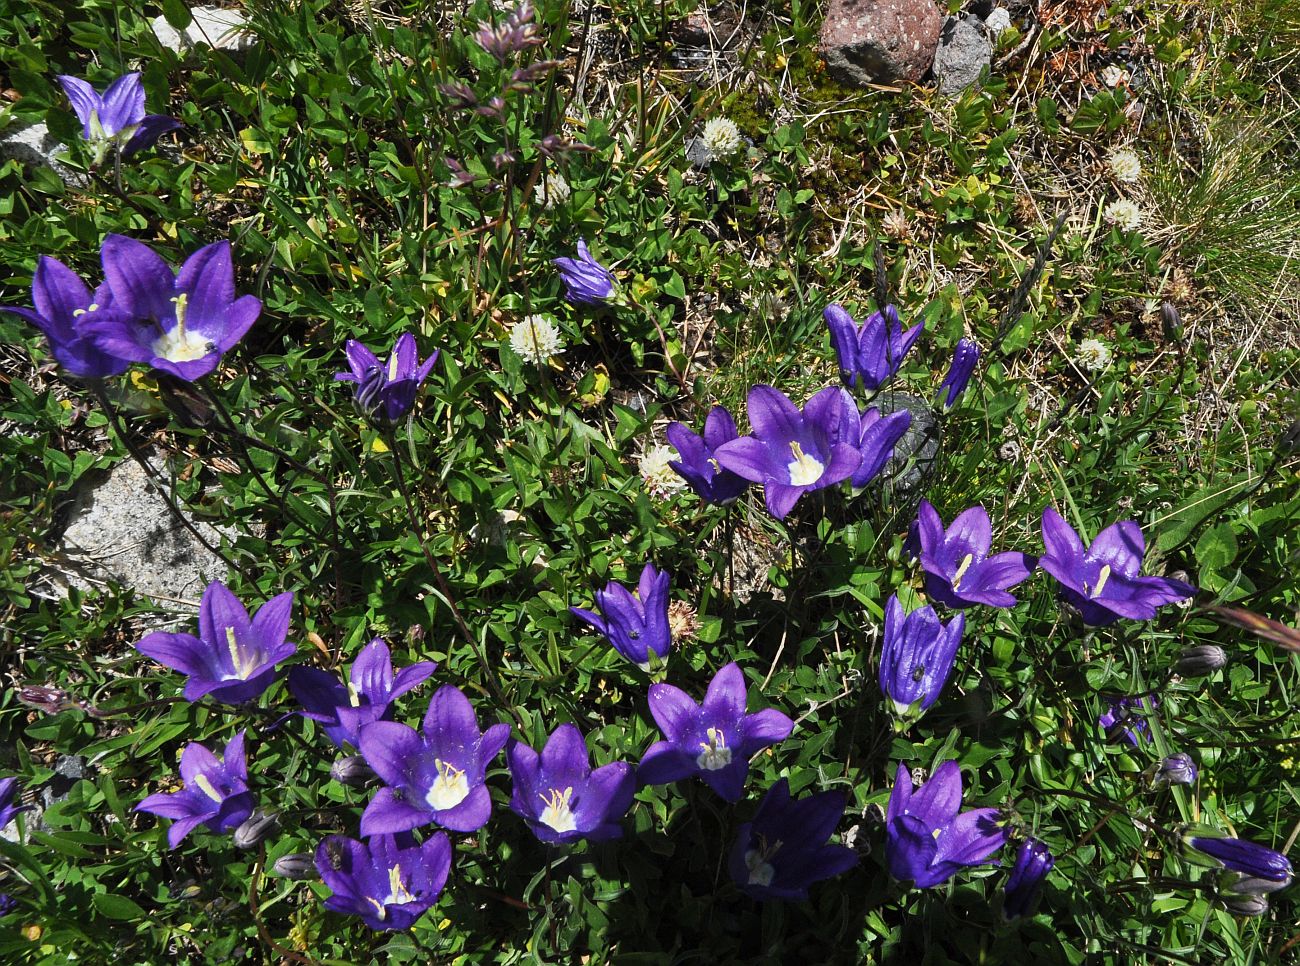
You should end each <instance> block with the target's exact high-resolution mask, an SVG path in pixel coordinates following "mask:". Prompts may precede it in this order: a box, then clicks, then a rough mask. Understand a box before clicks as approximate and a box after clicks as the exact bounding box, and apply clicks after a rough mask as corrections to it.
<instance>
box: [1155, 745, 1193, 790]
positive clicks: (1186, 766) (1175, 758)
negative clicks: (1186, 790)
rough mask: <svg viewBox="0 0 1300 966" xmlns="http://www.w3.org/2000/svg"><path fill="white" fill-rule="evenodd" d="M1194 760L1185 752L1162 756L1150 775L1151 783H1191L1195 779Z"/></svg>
mask: <svg viewBox="0 0 1300 966" xmlns="http://www.w3.org/2000/svg"><path fill="white" fill-rule="evenodd" d="M1196 775H1197V771H1196V762H1194V761H1192V756H1191V755H1189V754H1187V753H1186V752H1179V753H1178V754H1176V755H1170V756H1169V757H1167V758H1163V759H1161V761H1160V764H1159V765H1158V766H1157V767H1156V769H1155V772H1154V774H1152V776H1151V784H1153V785H1191V784H1193V783H1194V782H1195V781H1196Z"/></svg>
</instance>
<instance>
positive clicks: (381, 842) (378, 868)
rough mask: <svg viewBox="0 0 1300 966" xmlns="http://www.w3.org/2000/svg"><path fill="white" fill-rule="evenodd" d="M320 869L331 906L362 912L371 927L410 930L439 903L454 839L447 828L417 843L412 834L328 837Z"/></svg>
mask: <svg viewBox="0 0 1300 966" xmlns="http://www.w3.org/2000/svg"><path fill="white" fill-rule="evenodd" d="M316 869H317V871H319V872H320V877H321V879H322V880H323V881H324V882H325V884H326V885H327V886H329V887H330V891H331V892H332V893H333V895H331V896H330V897H329V898H328V899H326V900H325V908H326V909H332V910H333V911H334V912H340V913H343V914H344V915H345V916H360V917H361V920H362V922H364V923H365V924H366V925H367V926H369V927H370V928H371V929H378V930H388V929H409V928H410V927H411V926H412V925H413V924H414V923H415V921H416V920H417V919H419V918H420V917H421V916H422V915H424V914H425V912H426V911H428V909H429V907H430V906H432V905H433V904H434V903H435V902H437V901H438V896H439V895H441V894H442V888H443V886H445V885H446V884H447V875H448V873H450V872H451V843H450V842H449V841H448V840H447V836H446V834H445V833H443V832H439V833H437V834H436V835H431V836H429V838H427V839H425V841H424V843H423V844H422V845H416V844H415V839H414V837H413V836H411V835H410V834H409V833H405V834H402V835H376V836H374V837H372V838H371V839H370V840H369V841H368V842H358V841H356V840H355V839H350V838H347V837H346V836H343V835H329V836H326V837H325V838H324V839H323V840H322V841H321V843H320V845H318V846H317V847H316Z"/></svg>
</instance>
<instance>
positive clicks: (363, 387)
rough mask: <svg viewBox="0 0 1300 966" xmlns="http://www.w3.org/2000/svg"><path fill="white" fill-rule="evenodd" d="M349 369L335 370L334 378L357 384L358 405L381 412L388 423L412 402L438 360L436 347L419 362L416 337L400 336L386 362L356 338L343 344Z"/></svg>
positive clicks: (413, 402) (367, 409) (392, 421)
mask: <svg viewBox="0 0 1300 966" xmlns="http://www.w3.org/2000/svg"><path fill="white" fill-rule="evenodd" d="M346 351H347V356H348V367H349V368H350V369H351V370H352V371H351V372H336V373H334V378H335V380H337V381H339V382H351V383H355V384H356V400H357V406H359V407H360V408H361V409H362V411H364V412H365V413H366V414H367V415H381V416H382V417H383V418H384V419H386V420H387V421H388V422H389V423H390V424H391V423H396V422H398V421H399V420H400V419H401V418H402V417H403V416H405V415H406V414H407V413H409V412H410V411H411V407H412V406H414V405H415V394H416V392H418V391H419V388H420V384H421V383H423V382H424V380H425V379H426V378H428V375H429V372H430V371H431V370H432V369H433V364H434V363H435V362H437V361H438V350H437V349H434V350H433V354H432V355H430V356H429V358H427V359H425V360H424V362H423V364H422V363H421V362H420V354H419V351H418V349H417V347H416V345H415V336H413V335H412V334H411V333H409V332H405V333H403V334H402V335H400V336H399V337H398V339H397V342H396V343H394V344H393V351H392V352H391V353H390V354H389V356H388V365H384V364H383V363H382V362H380V361H379V358H378V356H376V355H375V354H374V353H373V352H371V351H370V350H369V349H368V348H366V347H365V346H364V345H362V344H361V343H360V342H358V341H357V340H356V339H349V340H348V343H347V347H346Z"/></svg>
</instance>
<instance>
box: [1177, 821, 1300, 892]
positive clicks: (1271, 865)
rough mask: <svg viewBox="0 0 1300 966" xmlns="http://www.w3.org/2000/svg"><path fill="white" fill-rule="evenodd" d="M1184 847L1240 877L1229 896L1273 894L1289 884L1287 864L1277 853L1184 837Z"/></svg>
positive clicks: (1241, 842) (1236, 842)
mask: <svg viewBox="0 0 1300 966" xmlns="http://www.w3.org/2000/svg"><path fill="white" fill-rule="evenodd" d="M1183 841H1184V843H1185V844H1187V845H1189V846H1191V847H1192V848H1193V849H1195V850H1196V851H1198V852H1200V853H1201V854H1202V855H1207V856H1209V857H1210V858H1211V859H1214V860H1215V861H1216V862H1217V863H1218V864H1220V865H1221V866H1223V868H1225V869H1227V870H1228V871H1230V872H1239V873H1241V875H1242V877H1243V878H1241V879H1238V880H1237V881H1236V882H1235V883H1233V884H1232V885H1231V886H1230V887H1229V891H1232V892H1240V893H1247V892H1254V893H1262V892H1276V891H1277V890H1278V889H1285V888H1286V887H1287V886H1289V885H1290V884H1291V875H1292V871H1291V862H1290V860H1289V859H1287V857H1286V856H1285V855H1283V854H1282V853H1281V852H1276V851H1274V850H1273V849H1270V848H1268V847H1267V846H1264V845H1258V844H1256V843H1254V842H1248V841H1246V840H1245V839H1236V838H1231V837H1229V836H1206V835H1190V836H1185V837H1184V839H1183Z"/></svg>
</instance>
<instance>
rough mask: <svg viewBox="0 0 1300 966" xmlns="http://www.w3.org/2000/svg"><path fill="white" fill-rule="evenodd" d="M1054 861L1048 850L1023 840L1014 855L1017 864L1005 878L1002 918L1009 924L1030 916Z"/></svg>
mask: <svg viewBox="0 0 1300 966" xmlns="http://www.w3.org/2000/svg"><path fill="white" fill-rule="evenodd" d="M1055 864H1056V859H1054V858H1053V857H1052V853H1051V850H1049V849H1048V848H1047V846H1046V845H1044V844H1043V843H1042V842H1040V841H1038V840H1037V839H1025V841H1024V842H1022V843H1021V845H1020V851H1019V852H1017V853H1016V864H1015V865H1014V866H1012V868H1011V874H1010V875H1009V876H1008V877H1007V885H1006V891H1005V896H1004V898H1003V900H1002V916H1003V918H1005V919H1007V920H1008V921H1009V920H1012V919H1019V918H1020V917H1021V916H1025V915H1029V914H1030V913H1031V912H1032V911H1033V908H1034V905H1035V904H1036V903H1037V901H1038V894H1039V893H1040V892H1042V890H1043V882H1044V881H1045V880H1046V879H1047V874H1048V873H1049V872H1051V871H1052V866H1054V865H1055Z"/></svg>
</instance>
